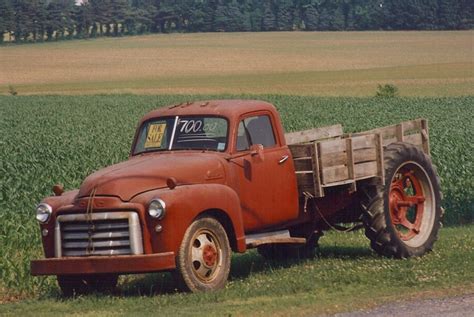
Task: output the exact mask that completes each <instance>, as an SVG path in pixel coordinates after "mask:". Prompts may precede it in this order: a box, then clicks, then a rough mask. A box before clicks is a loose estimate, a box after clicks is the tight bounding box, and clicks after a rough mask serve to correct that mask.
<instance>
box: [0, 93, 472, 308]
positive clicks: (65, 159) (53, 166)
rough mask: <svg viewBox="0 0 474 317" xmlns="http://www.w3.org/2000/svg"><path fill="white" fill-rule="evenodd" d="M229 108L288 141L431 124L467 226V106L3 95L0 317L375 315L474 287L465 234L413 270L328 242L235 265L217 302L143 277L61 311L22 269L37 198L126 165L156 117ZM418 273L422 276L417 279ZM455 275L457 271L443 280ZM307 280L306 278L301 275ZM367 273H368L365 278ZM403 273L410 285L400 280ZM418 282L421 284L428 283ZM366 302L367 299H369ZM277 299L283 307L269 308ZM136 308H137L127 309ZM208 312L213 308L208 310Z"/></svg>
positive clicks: (49, 282)
mask: <svg viewBox="0 0 474 317" xmlns="http://www.w3.org/2000/svg"><path fill="white" fill-rule="evenodd" d="M232 97H233V98H236V97H240V98H254V99H263V100H268V101H270V102H272V103H274V104H275V105H277V106H278V109H279V112H280V113H281V116H282V119H283V123H284V126H285V129H286V130H287V131H296V130H302V129H307V128H310V127H315V126H324V125H330V124H335V123H342V124H343V125H344V127H345V130H346V131H347V132H351V131H361V130H366V129H370V128H375V127H379V126H383V125H388V124H393V123H396V122H399V121H402V120H408V119H414V118H418V117H425V118H427V119H429V122H430V136H431V148H432V156H433V160H434V163H435V164H436V165H437V166H438V171H439V174H440V176H441V181H442V190H443V193H444V197H445V199H444V201H443V206H444V207H445V208H446V217H445V223H446V224H449V225H455V224H468V223H472V222H473V220H474V201H473V197H474V175H473V173H474V167H473V163H474V162H473V160H472V157H473V155H474V144H473V143H472V142H471V137H470V135H471V134H472V131H473V130H474V127H473V122H472V120H471V117H472V115H471V114H472V110H473V106H472V105H473V104H474V97H456V98H451V97H450V98H382V99H379V98H375V97H372V98H321V97H296V96H281V95H258V96H248V95H244V96H229V95H226V96H190V95H182V96H177V95H165V96H137V95H103V96H16V97H13V96H0V135H1V136H2V137H1V138H0V147H1V148H2V153H1V154H0V158H1V159H0V210H2V212H1V213H0V302H1V301H10V300H12V299H13V300H15V299H24V300H26V301H25V302H23V301H22V302H21V303H19V304H8V305H4V306H2V307H1V308H0V315H1V314H2V310H3V312H5V313H6V312H7V310H8V312H14V311H15V309H18V310H24V309H27V307H31V309H33V310H38V311H43V312H44V314H46V313H47V311H46V310H47V307H49V306H51V307H54V308H55V309H58V311H60V310H61V309H62V308H61V307H63V308H64V309H66V307H69V308H70V309H77V310H78V311H79V310H80V309H79V308H80V307H81V306H82V305H83V303H84V302H85V303H87V304H85V308H83V310H81V311H82V312H84V313H87V311H86V310H90V313H91V314H92V312H93V311H94V310H97V311H100V312H102V310H103V309H106V308H107V309H108V308H109V307H110V306H111V305H113V306H114V308H116V309H123V310H124V312H131V311H132V310H131V309H132V308H130V309H129V308H127V306H128V305H130V307H135V308H137V309H138V308H139V307H140V306H141V305H143V307H148V306H149V305H155V306H157V307H158V308H159V309H160V311H161V309H163V311H171V310H172V309H174V308H173V307H174V306H173V305H175V306H176V305H178V306H180V307H181V304H180V302H181V301H182V302H183V311H182V312H183V313H184V312H193V307H195V306H196V305H197V304H198V305H204V306H206V307H208V306H209V309H210V312H213V313H215V314H223V313H224V312H225V311H227V310H228V311H232V312H234V311H235V312H239V313H240V314H244V313H245V312H247V310H249V309H251V308H250V307H253V308H252V309H255V307H262V309H263V310H265V312H269V311H273V310H278V311H280V310H281V311H282V312H288V311H287V310H285V309H287V308H285V307H291V306H292V305H293V306H294V305H297V306H301V308H298V312H299V313H301V314H303V313H304V312H306V310H305V309H308V312H310V311H318V310H317V309H316V310H314V309H315V308H314V307H313V305H316V306H317V305H319V304H314V303H322V304H321V305H322V306H321V307H323V308H324V307H325V308H324V309H326V308H327V309H329V310H331V309H332V310H334V311H335V310H337V309H342V308H344V309H349V308H350V307H349V304H350V305H352V304H354V303H355V304H354V305H356V304H357V303H356V302H357V296H356V295H357V294H362V295H361V296H362V297H364V298H365V299H364V304H363V305H370V304H371V303H376V302H378V300H390V299H393V298H398V297H396V296H394V294H396V293H397V292H402V293H405V292H408V293H407V294H411V293H410V292H412V291H413V292H414V293H418V292H424V291H425V290H426V291H428V292H432V291H435V292H436V290H437V289H438V288H440V289H443V290H445V289H448V288H450V287H455V286H459V285H461V286H462V287H461V289H460V291H463V290H464V287H467V286H466V285H468V284H469V283H474V281H473V279H472V272H471V271H472V270H471V264H472V257H473V250H472V246H473V245H474V244H473V243H472V240H473V227H472V226H471V227H468V228H457V227H455V228H449V229H446V230H445V231H444V232H445V234H444V235H443V236H442V238H441V241H440V243H439V244H437V245H436V247H435V250H436V251H435V253H433V254H431V255H429V256H428V257H426V258H422V259H413V260H409V261H394V260H385V259H381V258H378V257H376V256H374V255H373V254H372V252H371V251H370V249H369V248H368V243H367V241H366V240H365V239H364V238H363V237H362V236H361V235H360V234H359V235H346V236H342V235H329V238H328V239H327V240H323V241H325V242H324V244H323V246H325V247H324V248H323V249H322V256H321V259H320V260H319V261H317V262H314V263H313V262H304V263H296V264H295V263H290V264H282V265H283V266H282V265H280V264H278V263H274V264H272V265H270V266H269V265H267V264H265V263H264V262H263V261H262V260H261V259H260V258H259V257H258V256H257V255H255V254H252V253H250V254H246V255H243V256H240V257H237V258H236V259H235V260H234V269H233V271H234V273H233V274H234V275H233V278H232V282H231V283H230V285H229V288H228V289H227V290H225V291H224V292H222V293H218V295H184V294H174V293H173V289H172V287H171V288H170V286H168V284H169V283H168V284H167V283H166V281H168V280H167V279H166V278H165V279H164V280H163V279H161V278H156V277H146V278H143V279H138V280H133V281H130V282H129V283H125V284H124V293H123V296H124V298H121V297H120V296H119V297H112V298H101V297H97V298H95V297H90V298H86V299H79V300H77V301H67V302H63V301H61V300H58V299H56V296H57V287H56V285H55V281H54V279H52V278H46V279H44V278H33V277H31V276H30V275H29V261H30V260H31V259H34V258H41V257H42V256H43V254H42V248H41V243H40V233H39V230H38V226H37V224H36V221H35V220H34V206H35V204H37V203H38V202H39V201H40V200H41V199H42V198H43V197H44V196H47V195H51V186H52V185H53V184H56V183H62V184H64V185H65V188H66V189H72V188H77V187H79V186H80V184H81V182H82V180H83V179H84V178H85V177H86V176H87V175H88V174H90V173H91V172H92V171H94V170H97V169H99V168H101V167H104V166H107V165H110V164H113V163H116V162H119V161H122V160H125V159H126V158H127V155H128V151H129V147H130V143H131V139H132V137H133V132H134V129H135V126H136V123H137V121H138V120H139V118H140V117H141V116H142V115H144V114H145V113H146V112H148V111H149V110H151V109H154V108H157V107H159V106H163V105H167V104H174V103H177V102H183V101H187V100H195V99H200V98H232ZM325 250H326V251H325ZM334 254H336V255H334ZM418 265H419V266H418ZM306 266H308V268H306ZM371 266H373V268H371ZM358 267H361V268H360V269H358ZM418 267H420V269H421V270H422V271H421V273H419V274H421V275H417V274H418V273H417V271H416V270H417V269H418ZM451 267H452V271H450V270H448V269H449V268H451ZM415 269H416V270H415ZM306 270H308V272H309V273H308V274H306V273H304V272H306ZM351 270H356V271H351ZM365 270H368V271H367V272H366V273H364V272H365ZM377 270H380V275H378V274H379V273H377V272H379V271H377ZM346 271H347V272H346ZM399 271H400V272H403V273H400V272H399ZM412 271H413V272H412ZM239 272H240V273H239ZM242 272H244V273H242ZM245 272H246V273H245ZM302 272H303V273H302ZM351 272H352V273H351ZM254 273H256V275H254ZM273 273H275V274H273ZM310 273H311V274H310ZM376 273H377V274H376ZM313 274H314V277H313ZM403 274H406V275H407V276H406V277H405V278H404V279H402V275H403ZM326 278H327V280H325V279H326ZM339 278H341V279H340V280H339ZM385 278H387V279H388V280H387V281H385ZM413 278H415V280H410V279H413ZM432 278H433V279H434V280H432ZM398 279H401V280H400V281H398ZM423 279H427V281H426V283H425V281H423ZM376 280H381V281H382V282H380V283H382V285H384V289H376V291H373V290H371V289H370V288H369V289H366V288H367V287H368V286H370V284H371V283H375V281H376ZM163 281H164V282H163ZM404 283H407V285H405V284H404ZM346 284H347V285H346ZM414 284H415V287H414V288H411V287H412V286H413V285H414ZM153 285H155V286H153ZM344 285H346V286H347V287H346V286H344ZM418 286H420V287H418ZM425 286H426V287H425ZM385 288H387V289H385ZM470 290H472V289H471V288H470ZM161 291H165V293H167V294H168V293H170V292H171V293H170V294H168V295H164V296H156V297H147V296H146V297H145V298H143V299H141V295H144V294H145V295H146V294H149V293H150V292H151V293H152V294H157V295H159V294H161ZM347 292H349V293H347ZM378 293H380V295H377V294H378ZM214 296H215V297H214ZM350 296H352V297H353V299H352V302H351V301H348V302H347V303H349V304H341V298H344V303H346V299H345V298H346V297H347V298H350ZM372 296H375V297H374V298H375V299H374V300H370V298H371V297H372ZM275 297H278V301H275V300H273V298H275ZM137 298H138V299H137ZM135 300H138V302H137V304H133V302H134V301H135ZM142 300H143V301H142ZM321 301H322V302H321ZM215 302H216V304H215V306H216V308H212V307H211V306H212V305H213V304H212V303H215ZM353 302H354V303H353ZM186 303H187V304H186ZM185 304H186V305H188V304H189V305H188V306H185ZM250 304H252V305H250ZM253 304H255V305H253ZM336 305H339V306H337V307H336ZM341 305H342V306H341ZM357 305H358V304H357ZM361 305H362V304H361ZM162 307H164V308H162ZM186 307H187V308H186ZM323 308H321V309H323ZM336 308H337V309H336ZM213 309H215V310H213ZM31 312H33V311H31ZM117 313H119V312H118V311H117ZM262 313H263V311H262ZM282 314H283V313H282Z"/></svg>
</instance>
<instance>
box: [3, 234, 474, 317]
mask: <svg viewBox="0 0 474 317" xmlns="http://www.w3.org/2000/svg"><path fill="white" fill-rule="evenodd" d="M460 255H462V257H460ZM473 261H474V226H468V227H455V228H446V229H443V230H442V231H441V238H440V240H439V242H438V244H437V247H436V250H435V251H434V252H432V253H430V254H429V255H427V256H424V257H422V258H415V259H410V260H393V259H385V258H382V257H379V256H376V255H374V253H373V252H371V251H370V249H369V247H368V243H367V239H366V238H365V237H364V236H363V234H362V232H360V231H359V232H355V233H345V234H343V233H329V234H327V235H326V236H325V237H323V238H322V240H321V247H320V250H319V255H318V257H317V258H316V259H314V260H287V261H280V262H272V261H265V260H263V258H262V257H260V256H259V255H257V254H256V252H249V253H246V254H244V255H237V256H234V257H233V261H232V270H231V277H230V282H229V283H228V285H227V287H226V288H225V289H224V290H222V291H219V292H215V293H210V294H185V293H176V292H175V290H174V287H173V284H172V282H171V279H170V277H169V276H168V275H167V274H165V273H162V274H149V275H141V276H137V277H126V278H122V280H121V282H120V289H119V291H118V292H117V293H116V294H114V295H109V296H103V295H94V294H93V295H90V296H85V297H79V298H76V299H71V300H64V299H62V298H60V297H59V294H58V292H57V290H56V289H55V288H49V289H47V290H46V291H45V292H43V293H42V294H41V295H40V296H39V297H37V298H32V299H27V300H23V301H20V302H14V303H6V304H3V305H1V306H0V314H1V315H4V316H9V315H11V316H13V315H18V314H21V315H35V316H43V315H48V316H50V315H64V314H69V313H71V312H74V314H78V315H85V316H93V315H94V316H96V315H101V316H102V315H104V316H108V315H140V316H141V315H144V316H148V315H156V314H160V315H201V316H222V315H228V316H231V315H233V316H234V315H235V316H243V315H252V316H259V315H270V314H271V315H275V316H288V315H292V316H304V315H313V316H314V315H315V314H329V313H336V312H341V311H348V310H354V309H367V308H370V307H373V306H375V305H379V304H382V303H386V302H390V301H399V300H410V299H420V298H429V297H440V296H450V295H456V294H463V293H469V292H473V291H474V271H473V270H472V269H471V264H472V263H473ZM48 279H52V278H48Z"/></svg>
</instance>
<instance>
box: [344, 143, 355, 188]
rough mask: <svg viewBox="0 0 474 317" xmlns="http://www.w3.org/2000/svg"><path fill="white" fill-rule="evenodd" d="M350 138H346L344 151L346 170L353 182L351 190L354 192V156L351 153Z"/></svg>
mask: <svg viewBox="0 0 474 317" xmlns="http://www.w3.org/2000/svg"><path fill="white" fill-rule="evenodd" d="M352 141H353V139H352V138H348V139H346V153H347V172H348V176H349V179H353V180H354V182H353V183H352V185H351V191H352V192H355V191H356V190H357V187H356V183H355V177H354V157H353V153H352Z"/></svg>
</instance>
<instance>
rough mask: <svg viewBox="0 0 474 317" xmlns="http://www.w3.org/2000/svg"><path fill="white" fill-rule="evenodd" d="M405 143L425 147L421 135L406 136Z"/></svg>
mask: <svg viewBox="0 0 474 317" xmlns="http://www.w3.org/2000/svg"><path fill="white" fill-rule="evenodd" d="M404 142H407V143H411V144H414V145H417V146H420V147H421V146H422V145H423V137H422V136H421V133H416V134H409V135H405V138H404Z"/></svg>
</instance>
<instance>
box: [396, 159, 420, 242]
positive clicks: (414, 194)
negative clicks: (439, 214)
mask: <svg viewBox="0 0 474 317" xmlns="http://www.w3.org/2000/svg"><path fill="white" fill-rule="evenodd" d="M425 200H426V199H425V196H424V194H423V188H422V186H421V183H420V181H419V180H418V178H417V177H416V176H415V173H414V172H413V171H412V170H409V169H406V168H404V169H402V170H401V171H399V173H398V176H397V177H396V178H395V179H394V180H393V181H392V184H391V185H390V195H389V205H390V216H391V220H392V224H393V225H395V228H396V230H397V232H398V234H399V236H400V238H401V239H402V240H404V241H407V240H410V239H412V238H413V237H415V236H416V235H418V234H419V233H420V227H421V223H422V220H423V211H424V202H425ZM410 209H411V210H412V212H413V213H414V215H408V213H409V211H410ZM409 216H410V217H409ZM400 226H401V227H402V228H400ZM402 229H403V230H402Z"/></svg>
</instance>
